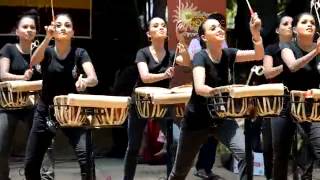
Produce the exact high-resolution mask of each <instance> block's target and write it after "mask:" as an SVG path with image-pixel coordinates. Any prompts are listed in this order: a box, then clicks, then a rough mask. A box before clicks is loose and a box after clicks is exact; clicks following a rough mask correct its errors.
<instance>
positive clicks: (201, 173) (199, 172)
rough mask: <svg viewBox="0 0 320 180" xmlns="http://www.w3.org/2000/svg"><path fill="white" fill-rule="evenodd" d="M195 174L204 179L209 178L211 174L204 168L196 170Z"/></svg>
mask: <svg viewBox="0 0 320 180" xmlns="http://www.w3.org/2000/svg"><path fill="white" fill-rule="evenodd" d="M193 175H194V176H197V177H199V178H202V179H209V176H208V174H207V172H206V171H205V170H204V169H199V170H196V172H195V173H194V174H193Z"/></svg>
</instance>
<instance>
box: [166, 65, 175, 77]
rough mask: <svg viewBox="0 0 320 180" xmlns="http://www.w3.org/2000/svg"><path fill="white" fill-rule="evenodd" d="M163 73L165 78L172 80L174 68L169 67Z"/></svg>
mask: <svg viewBox="0 0 320 180" xmlns="http://www.w3.org/2000/svg"><path fill="white" fill-rule="evenodd" d="M164 73H165V75H166V77H167V78H172V77H173V76H174V67H169V68H168V69H167V70H166V71H165V72H164Z"/></svg>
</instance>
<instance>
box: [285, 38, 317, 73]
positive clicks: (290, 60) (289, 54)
mask: <svg viewBox="0 0 320 180" xmlns="http://www.w3.org/2000/svg"><path fill="white" fill-rule="evenodd" d="M319 52H320V38H318V40H317V46H316V48H315V49H313V50H312V51H310V52H309V53H308V54H306V55H304V56H302V57H300V58H298V59H296V58H295V56H294V54H293V51H292V50H291V49H289V48H284V49H283V50H282V51H281V57H282V59H283V61H284V62H285V63H286V65H287V66H288V68H289V69H290V71H291V72H295V71H298V70H299V69H301V68H302V67H303V66H304V65H306V64H308V63H309V62H310V61H311V60H312V59H313V58H314V57H316V56H317V55H318V54H319Z"/></svg>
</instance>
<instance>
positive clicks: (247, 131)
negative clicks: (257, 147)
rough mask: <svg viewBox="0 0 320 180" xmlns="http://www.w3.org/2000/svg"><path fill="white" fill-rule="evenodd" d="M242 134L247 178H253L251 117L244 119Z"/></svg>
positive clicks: (250, 179)
mask: <svg viewBox="0 0 320 180" xmlns="http://www.w3.org/2000/svg"><path fill="white" fill-rule="evenodd" d="M244 135H245V153H246V159H245V160H246V163H247V168H246V174H247V180H252V179H253V154H252V135H253V133H252V118H250V117H247V118H245V120H244Z"/></svg>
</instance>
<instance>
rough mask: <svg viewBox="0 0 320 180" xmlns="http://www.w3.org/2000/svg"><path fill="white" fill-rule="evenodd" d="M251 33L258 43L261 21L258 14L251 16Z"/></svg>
mask: <svg viewBox="0 0 320 180" xmlns="http://www.w3.org/2000/svg"><path fill="white" fill-rule="evenodd" d="M250 31H251V34H252V39H254V40H256V41H258V40H259V39H260V31H261V19H260V18H259V16H258V14H257V13H254V14H253V15H252V16H251V20H250Z"/></svg>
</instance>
